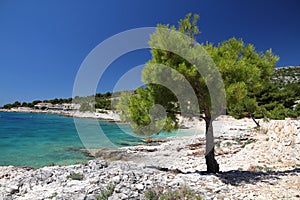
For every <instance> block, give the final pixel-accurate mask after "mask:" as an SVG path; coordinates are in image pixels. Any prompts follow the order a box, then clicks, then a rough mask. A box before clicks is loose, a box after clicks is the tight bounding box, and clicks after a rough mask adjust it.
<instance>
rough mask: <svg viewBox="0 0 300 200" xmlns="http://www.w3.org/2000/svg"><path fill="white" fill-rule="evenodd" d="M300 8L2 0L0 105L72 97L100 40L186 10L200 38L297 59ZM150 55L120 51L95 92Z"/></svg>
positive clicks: (187, 0)
mask: <svg viewBox="0 0 300 200" xmlns="http://www.w3.org/2000/svg"><path fill="white" fill-rule="evenodd" d="M299 10H300V1H298V0H281V1H279V0H248V1H246V0H243V1H242V0H151V1H141V0H135V1H133V0H132V1H130V0H128V1H126V0H119V1H117V0H106V1H104V0H103V1H96V0H94V1H93V0H90V1H83V0H82V1H75V0H72V1H71V0H69V1H67V0H43V1H38V0H36V1H33V0H26V1H16V0H0V70H1V71H0V106H1V105H3V104H5V103H10V102H14V101H16V100H18V101H21V102H23V101H32V100H36V99H41V100H43V99H52V98H55V97H62V98H65V97H71V95H72V88H73V82H74V79H75V76H76V73H77V70H78V69H79V67H80V65H81V63H82V61H83V59H84V58H85V57H86V56H87V54H88V53H89V52H90V51H91V50H92V49H93V48H94V47H95V46H96V45H98V44H99V43H100V42H101V41H103V40H105V39H107V38H108V37H110V36H112V35H114V34H117V33H119V32H121V31H125V30H128V29H132V28H138V27H145V26H156V24H157V23H169V24H177V21H178V20H179V19H181V18H183V17H184V16H185V14H187V13H189V12H192V13H198V14H199V15H200V21H199V26H200V30H201V32H202V34H200V35H199V37H198V38H197V40H198V42H205V41H210V42H213V43H218V42H221V41H222V40H226V39H228V38H230V37H238V38H240V37H241V38H243V39H244V41H246V42H250V43H253V44H254V45H255V46H256V48H257V50H266V49H268V48H272V49H273V51H274V53H275V54H277V55H279V56H280V58H281V59H280V61H279V62H278V64H277V66H286V65H300V60H299V57H300V12H299ZM149 58H150V54H149V53H148V52H146V51H138V52H134V53H132V54H129V55H127V56H122V57H121V58H120V59H119V60H117V61H116V62H115V63H114V64H113V66H112V68H111V70H108V72H107V76H106V78H105V77H104V79H103V81H102V82H101V83H100V84H101V87H99V92H106V91H108V90H111V89H112V85H114V83H115V82H116V80H118V77H120V76H121V75H122V73H124V72H126V70H128V69H130V67H133V66H136V65H140V64H142V63H145V62H146V61H147V60H148V59H149Z"/></svg>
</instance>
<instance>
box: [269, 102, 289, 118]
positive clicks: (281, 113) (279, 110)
mask: <svg viewBox="0 0 300 200" xmlns="http://www.w3.org/2000/svg"><path fill="white" fill-rule="evenodd" d="M287 113H288V109H287V108H285V107H284V105H282V104H279V105H277V106H276V107H275V108H274V109H273V110H271V111H270V112H269V118H271V119H285V117H286V116H287Z"/></svg>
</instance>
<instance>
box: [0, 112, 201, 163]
mask: <svg viewBox="0 0 300 200" xmlns="http://www.w3.org/2000/svg"><path fill="white" fill-rule="evenodd" d="M76 122H77V124H79V128H80V127H83V129H82V130H83V131H82V130H81V131H80V134H78V131H77V129H76V127H75V124H74V119H73V118H69V117H64V116H60V115H53V114H36V113H5V112H0V165H1V166H4V165H14V166H33V167H40V166H45V165H49V164H51V163H54V164H73V163H75V162H79V161H85V160H89V159H91V157H89V156H88V155H87V154H85V153H84V151H82V149H84V148H85V146H84V145H83V143H82V141H81V139H82V138H84V137H85V136H84V135H85V134H86V135H94V134H95V132H97V133H98V132H99V128H98V127H99V125H100V126H101V128H102V130H103V134H102V135H101V137H100V138H99V137H95V139H94V138H93V137H91V138H89V139H91V140H93V144H95V147H96V148H105V147H111V146H110V145H111V144H113V145H114V146H117V147H121V146H131V145H136V144H140V143H142V138H139V137H135V136H134V134H133V133H132V131H131V130H130V127H129V126H128V125H116V124H114V123H110V122H104V121H99V120H92V119H76ZM80 129H81V128H80ZM82 132H84V134H82ZM176 134H177V133H175V132H173V133H168V134H165V133H162V134H160V135H157V136H155V137H166V136H174V135H176ZM181 134H182V133H181ZM184 134H189V135H190V134H195V133H194V132H191V131H186V132H185V133H184ZM80 138H81V139H80ZM102 138H105V139H102ZM83 141H84V140H83ZM105 141H110V142H111V144H110V145H109V144H107V143H106V142H105Z"/></svg>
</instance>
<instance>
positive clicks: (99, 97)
mask: <svg viewBox="0 0 300 200" xmlns="http://www.w3.org/2000/svg"><path fill="white" fill-rule="evenodd" d="M112 96H114V97H117V96H120V92H114V93H111V92H106V93H104V94H102V93H97V94H96V95H90V96H86V97H79V96H76V97H74V98H65V99H63V98H55V99H50V100H34V101H32V102H22V103H21V102H19V101H16V102H14V103H9V104H5V105H4V106H3V107H2V108H4V109H11V108H18V107H29V108H34V105H36V104H38V103H41V102H43V103H51V104H53V105H55V104H65V103H78V104H80V105H81V108H80V110H81V111H92V110H94V109H96V108H98V109H105V110H110V109H111V97H112Z"/></svg>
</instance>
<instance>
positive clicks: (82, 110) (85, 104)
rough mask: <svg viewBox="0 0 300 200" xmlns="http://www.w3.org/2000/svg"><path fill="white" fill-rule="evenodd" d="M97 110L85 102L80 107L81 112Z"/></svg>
mask: <svg viewBox="0 0 300 200" xmlns="http://www.w3.org/2000/svg"><path fill="white" fill-rule="evenodd" d="M94 110H95V108H94V107H93V106H92V105H90V103H88V102H83V103H81V105H80V108H79V111H80V112H93V111H94Z"/></svg>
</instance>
